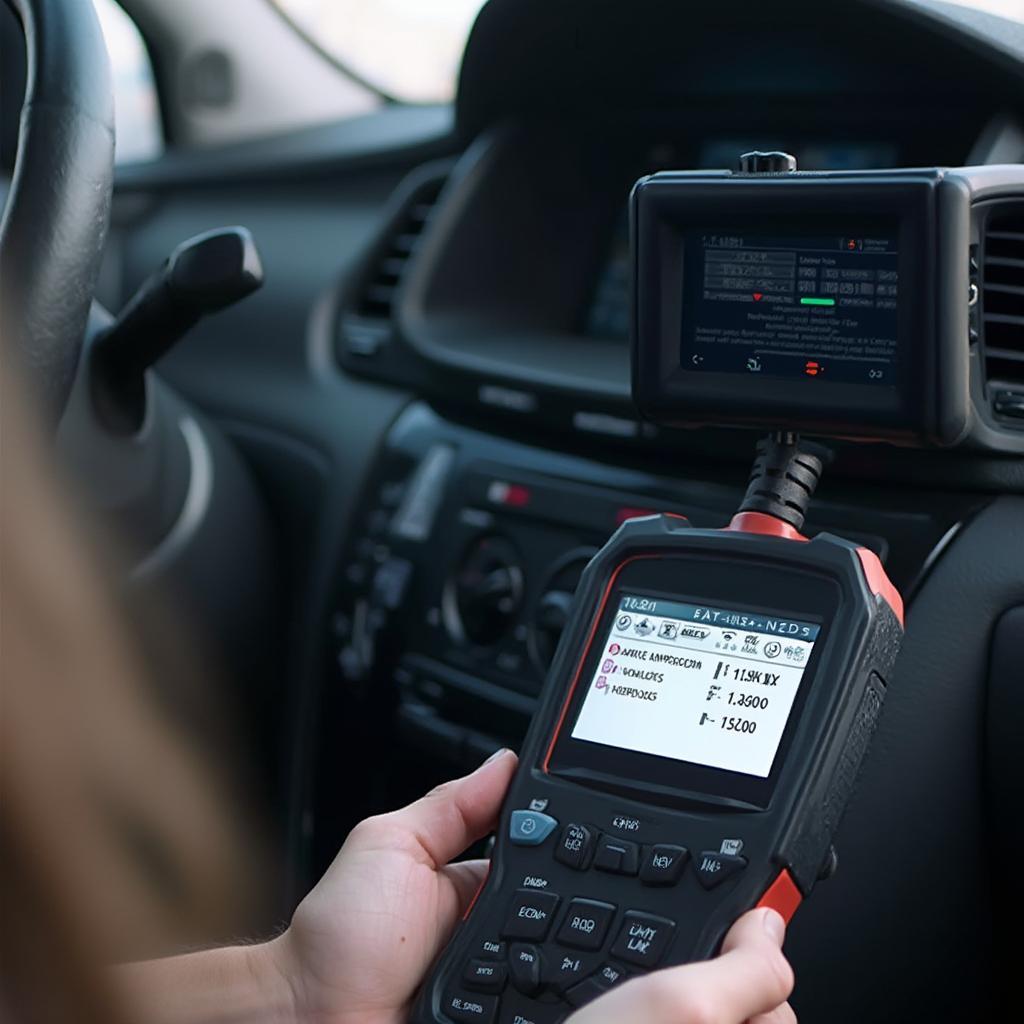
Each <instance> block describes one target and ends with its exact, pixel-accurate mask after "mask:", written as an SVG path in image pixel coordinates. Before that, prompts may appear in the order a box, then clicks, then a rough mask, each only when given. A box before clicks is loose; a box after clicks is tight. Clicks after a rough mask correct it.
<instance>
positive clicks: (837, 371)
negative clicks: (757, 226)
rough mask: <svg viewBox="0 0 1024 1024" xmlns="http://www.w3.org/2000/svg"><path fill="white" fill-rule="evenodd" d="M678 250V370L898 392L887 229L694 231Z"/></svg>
mask: <svg viewBox="0 0 1024 1024" xmlns="http://www.w3.org/2000/svg"><path fill="white" fill-rule="evenodd" d="M683 244H684V248H685V262H684V273H683V284H682V287H683V289H684V295H683V304H682V309H683V323H682V339H681V351H680V362H681V366H682V369H683V370H686V371H690V372H696V373H706V372H715V373H730V374H742V375H745V376H748V377H751V378H758V377H773V378H780V377H783V378H791V379H808V380H812V379H813V380H818V381H832V382H837V383H846V384H865V385H870V386H873V387H880V388H884V387H895V386H896V384H897V383H898V381H897V378H898V355H899V351H898V349H899V318H898V312H897V307H898V299H899V271H898V262H899V252H898V243H897V232H896V230H895V228H894V227H893V226H889V228H888V229H886V228H885V227H883V229H882V230H881V231H866V230H864V229H863V228H860V229H859V230H857V231H854V232H853V233H849V232H847V233H844V232H843V231H841V230H836V231H834V232H815V233H814V234H800V235H794V234H787V233H774V232H773V233H770V234H768V233H765V234H760V233H758V234H753V233H747V232H742V231H722V232H718V231H713V230H693V231H689V232H687V233H686V235H685V237H684V242H683Z"/></svg>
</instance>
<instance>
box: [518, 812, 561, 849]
mask: <svg viewBox="0 0 1024 1024" xmlns="http://www.w3.org/2000/svg"><path fill="white" fill-rule="evenodd" d="M557 825H558V822H557V821H556V820H555V819H554V818H552V817H551V815H550V814H542V813H541V812H540V811H522V810H520V811H513V812H512V817H511V819H510V820H509V823H508V838H509V841H510V842H512V843H513V844H515V845H516V846H540V844H541V843H543V842H544V840H545V839H547V837H548V836H549V835H551V833H552V832H553V831H554V830H555V828H556V826H557Z"/></svg>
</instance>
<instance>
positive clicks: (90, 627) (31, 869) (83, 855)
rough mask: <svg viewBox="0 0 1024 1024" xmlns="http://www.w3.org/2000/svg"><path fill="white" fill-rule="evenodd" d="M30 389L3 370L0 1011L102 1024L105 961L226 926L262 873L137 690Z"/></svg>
mask: <svg viewBox="0 0 1024 1024" xmlns="http://www.w3.org/2000/svg"><path fill="white" fill-rule="evenodd" d="M22 383H23V382H22V381H21V380H20V378H19V377H16V376H15V375H13V374H12V372H11V368H10V366H6V367H4V372H3V373H0V887H2V897H0V903H2V906H3V916H4V927H3V929H0V971H2V974H0V985H2V987H0V1007H3V1008H6V1009H7V1010H8V1011H10V1012H11V1013H12V1014H13V1015H14V1017H15V1018H16V1019H23V1020H39V1021H47V1022H49V1021H53V1022H58V1021H70V1020H76V1021H90V1020H93V1019H95V1020H110V1019H111V1006H112V1000H111V999H110V993H109V992H108V990H107V988H106V985H105V984H104V974H103V972H102V970H101V967H102V965H104V964H106V963H109V962H112V961H115V960H118V959H137V958H140V957H145V956H151V955H155V954H159V953H164V952H168V951H171V950H179V949H180V948H182V947H183V946H188V945H192V944H196V943H202V942H208V941H209V940H210V937H211V936H224V935H225V934H229V930H230V929H231V927H232V923H233V922H235V921H237V920H238V919H239V918H238V912H239V909H240V907H241V906H242V905H244V903H245V902H246V900H247V899H248V898H249V896H250V895H251V892H252V888H251V883H252V878H251V876H250V875H249V874H248V873H247V872H246V871H245V870H244V869H245V866H246V863H247V860H246V859H245V858H244V857H243V856H242V854H241V851H240V846H239V844H238V841H237V837H238V831H237V827H236V821H234V820H232V817H231V816H230V815H228V814H227V813H225V808H226V806H227V803H226V800H225V793H224V789H223V787H222V786H221V785H220V784H219V783H218V782H217V778H218V776H217V773H216V772H215V771H214V770H213V767H212V765H211V764H210V763H209V761H208V760H204V759H203V758H202V757H201V756H200V755H199V754H198V753H197V751H196V750H195V749H194V748H193V747H190V745H189V744H188V743H187V742H185V741H184V740H183V737H182V736H181V734H180V732H179V731H178V730H177V729H176V728H175V726H174V725H173V724H172V723H171V722H170V720H169V718H168V716H167V715H166V714H165V713H164V712H163V710H162V709H161V706H160V703H159V702H158V701H156V700H154V699H153V694H152V692H151V690H150V689H149V688H148V687H147V685H146V683H145V680H146V679H147V672H146V669H145V665H144V661H143V659H142V657H141V656H140V653H139V650H138V649H137V648H136V647H135V646H133V643H132V642H131V640H130V638H129V637H128V636H127V635H126V631H125V629H124V627H123V623H122V621H121V620H120V619H119V616H118V614H117V612H116V608H115V604H114V602H113V601H112V600H111V593H110V591H109V589H106V588H105V587H104V585H103V584H102V583H101V578H102V577H101V573H100V572H99V571H98V566H97V561H96V554H95V547H94V546H93V545H92V544H91V543H90V538H89V536H88V535H87V531H85V530H83V529H82V527H81V524H80V523H79V522H76V521H75V520H74V519H73V518H72V515H71V509H72V508H73V503H72V501H71V499H70V496H69V492H68V490H67V489H66V488H64V487H62V485H61V482H60V481H59V480H58V479H57V477H56V474H55V473H54V471H53V467H52V456H51V452H50V449H49V447H48V444H47V442H46V440H45V439H44V435H43V432H42V430H41V429H40V426H39V424H38V423H37V422H36V421H35V419H34V417H33V411H32V410H30V408H29V405H28V402H27V401H26V397H25V390H24V389H23V388H22V387H20V386H19V385H20V384H22Z"/></svg>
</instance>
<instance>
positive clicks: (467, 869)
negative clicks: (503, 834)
mask: <svg viewBox="0 0 1024 1024" xmlns="http://www.w3.org/2000/svg"><path fill="white" fill-rule="evenodd" d="M489 868H490V861H486V860H462V861H459V862H458V863H457V864H447V865H445V867H443V868H442V869H441V871H442V872H443V873H444V874H445V875H447V876H448V879H449V880H450V881H451V883H452V886H453V888H454V889H455V895H456V899H457V903H458V916H459V917H462V916H463V914H465V913H466V911H467V910H468V909H469V905H470V904H471V903H472V902H473V900H474V898H475V897H476V894H477V893H478V892H479V891H480V886H482V885H483V884H484V880H485V879H486V878H487V871H488V869H489Z"/></svg>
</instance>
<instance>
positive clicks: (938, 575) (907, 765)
mask: <svg viewBox="0 0 1024 1024" xmlns="http://www.w3.org/2000/svg"><path fill="white" fill-rule="evenodd" d="M1022 602H1024V498H1020V497H1003V498H997V499H996V500H994V501H993V502H992V503H991V504H990V505H988V506H987V507H986V508H985V510H984V511H982V512H981V513H980V514H979V515H978V516H977V517H976V518H975V519H973V520H972V521H971V522H970V523H969V524H968V525H967V526H966V527H965V528H964V529H963V530H962V531H961V533H960V534H959V536H958V537H957V538H956V540H955V541H954V542H953V543H952V544H951V546H950V548H949V549H948V550H947V552H946V553H945V554H944V555H943V556H942V558H940V559H939V561H938V563H937V564H936V566H935V568H934V569H933V571H932V573H931V575H930V576H929V577H928V578H927V579H926V580H925V582H924V584H923V586H922V587H921V589H920V590H919V591H918V594H917V596H916V598H915V600H914V602H913V604H912V606H911V607H910V609H909V614H908V617H907V634H906V639H905V641H904V645H903V650H902V653H901V655H900V660H899V662H898V663H897V667H896V672H895V677H894V678H893V680H892V681H891V683H890V686H889V692H888V695H887V697H886V703H885V707H884V709H883V711H882V717H881V722H880V725H879V728H878V732H877V733H876V735H875V740H874V743H873V745H872V748H871V750H870V751H869V753H868V758H867V763H866V768H865V771H864V775H863V777H862V779H861V782H860V785H859V787H858V791H857V793H856V795H855V796H854V799H853V801H852V802H851V803H850V805H849V809H848V811H847V815H846V817H845V819H844V821H843V824H842V826H841V827H840V830H839V834H838V839H837V843H836V846H837V849H838V851H839V870H838V872H837V873H836V875H835V877H834V878H833V879H831V880H830V881H828V882H824V883H822V884H820V885H819V886H818V887H817V888H816V889H815V891H814V893H813V895H812V896H811V898H810V899H809V900H807V901H806V903H805V905H804V906H803V907H801V909H800V911H799V913H798V914H797V915H796V917H795V918H794V920H793V925H792V928H791V930H790V936H789V938H788V940H787V952H788V953H789V954H790V956H791V958H792V961H793V964H794V966H795V968H796V976H797V991H796V994H795V996H794V1000H793V1003H794V1006H795V1007H796V1009H797V1011H798V1014H799V1016H800V1020H801V1024H864V1022H866V1021H870V1022H872V1024H881V1022H893V1024H896V1022H900V1024H904V1022H907V1021H936V1022H945V1021H982V1020H989V1019H997V1018H996V1017H993V1016H991V1015H990V1014H989V1010H990V1009H994V1008H995V1000H996V999H997V998H998V995H997V993H998V989H999V985H1000V984H1001V979H1000V978H999V977H998V975H997V971H996V969H995V967H994V963H993V959H992V946H993V920H994V918H996V917H997V916H998V914H999V913H1000V908H1001V906H1002V904H1003V903H1004V902H1005V900H1006V899H1007V897H1008V894H1009V888H1008V886H1010V885H1012V884H1013V883H1014V879H1013V877H1012V876H1007V875H1005V874H1002V873H1000V872H999V871H997V869H996V863H997V861H996V860H995V858H994V856H993V853H994V846H995V836H994V834H993V829H992V822H991V818H990V815H989V799H988V793H989V779H988V777H987V774H986V771H985V752H986V748H987V742H988V739H987V730H988V728H989V719H988V664H989V652H990V643H991V638H992V631H993V628H994V624H995V623H996V622H997V621H998V620H999V619H1000V617H1001V616H1002V615H1003V613H1004V612H1005V611H1006V610H1007V609H1008V608H1012V607H1014V606H1016V605H1019V604H1021V603H1022ZM1020 659H1021V655H1020V653H1019V652H1018V654H1017V661H1016V669H1015V670H1013V669H1011V672H1013V671H1015V672H1016V676H1017V681H1018V686H1019V685H1020V676H1021V674H1022V669H1021V664H1022V662H1021V660H1020ZM1018 744H1019V739H1018ZM1014 770H1015V771H1017V772H1021V771H1024V758H1020V757H1018V759H1017V763H1016V768H1015V769H1014ZM1019 781H1020V779H1019V776H1018V780H1017V782H1018V786H1019ZM1018 791H1019V790H1018ZM1004 811H1005V813H1007V814H1011V815H1012V814H1015V813H1016V814H1020V811H1021V808H1019V807H1018V808H1015V809H1014V808H1004ZM1017 869H1018V870H1019V863H1018V865H1017ZM1003 941H1006V940H1003ZM1017 941H1018V942H1019V938H1018V939H1017Z"/></svg>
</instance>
